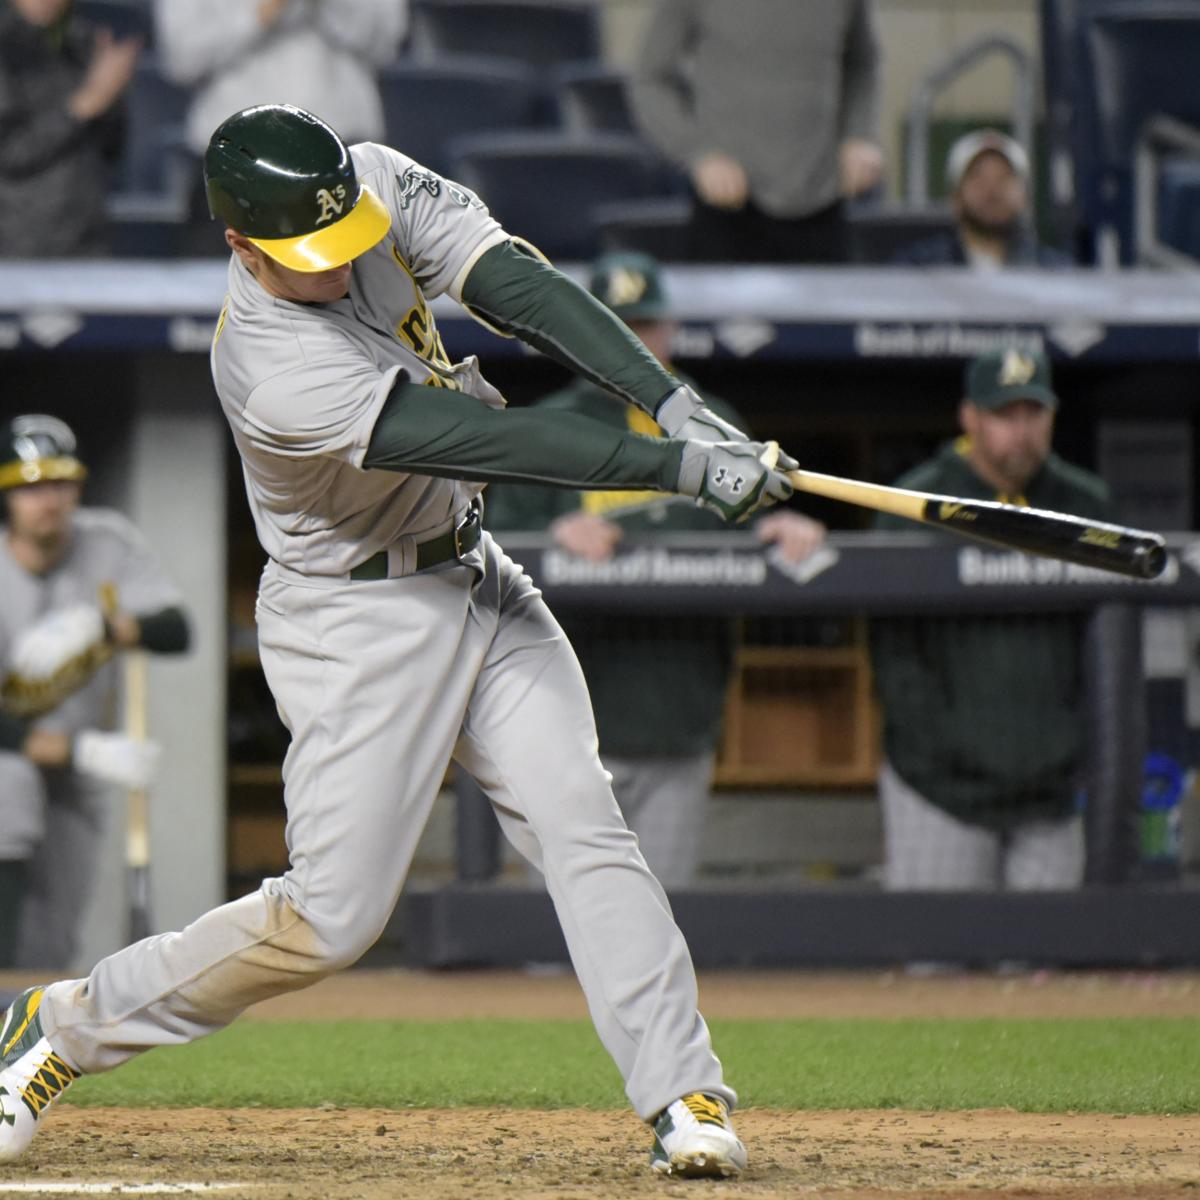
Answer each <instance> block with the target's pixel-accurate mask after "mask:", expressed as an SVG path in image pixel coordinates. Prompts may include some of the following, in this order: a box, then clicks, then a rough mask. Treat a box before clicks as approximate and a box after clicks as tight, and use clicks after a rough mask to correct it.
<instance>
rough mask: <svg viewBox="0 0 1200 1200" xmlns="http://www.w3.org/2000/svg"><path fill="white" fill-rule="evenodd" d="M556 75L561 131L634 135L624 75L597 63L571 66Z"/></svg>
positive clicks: (635, 130) (634, 130) (635, 131)
mask: <svg viewBox="0 0 1200 1200" xmlns="http://www.w3.org/2000/svg"><path fill="white" fill-rule="evenodd" d="M556 74H557V79H558V87H557V93H558V104H559V111H560V112H561V114H562V123H563V128H565V129H568V130H570V131H571V132H573V133H637V127H636V126H635V124H634V121H633V115H632V113H631V112H630V109H629V97H628V94H627V92H626V77H625V74H624V72H622V71H616V70H614V69H613V68H612V67H608V66H605V65H603V64H600V63H571V64H570V65H569V66H565V67H562V68H561V69H560V70H559V71H558V72H557V73H556Z"/></svg>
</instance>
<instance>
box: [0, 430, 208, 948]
mask: <svg viewBox="0 0 1200 1200" xmlns="http://www.w3.org/2000/svg"><path fill="white" fill-rule="evenodd" d="M86 475H87V469H86V468H85V466H84V465H83V463H82V462H81V461H80V459H79V458H77V457H76V454H75V437H74V435H73V433H72V432H71V430H70V429H69V428H68V427H67V426H66V425H65V424H64V423H63V422H62V421H60V420H58V419H57V418H55V417H50V416H44V415H41V414H35V415H29V416H23V417H17V418H15V419H14V420H13V421H12V422H11V423H10V424H8V425H7V426H6V427H4V428H3V429H2V430H0V497H2V498H3V499H2V501H0V506H2V508H3V511H4V513H5V517H6V521H5V524H4V525H3V526H0V596H2V597H3V604H2V605H0V967H11V966H12V965H13V963H14V959H15V961H16V962H17V963H18V964H19V965H22V966H28V967H55V968H70V967H72V966H73V964H74V957H75V952H76V949H77V940H78V934H79V926H80V924H81V923H82V921H83V919H84V915H85V913H86V912H87V907H88V902H89V899H90V895H91V889H92V880H93V879H94V877H95V873H96V863H97V854H96V851H97V847H98V845H99V843H100V840H101V838H102V835H103V831H104V826H105V824H106V817H107V813H108V812H109V810H110V809H111V808H112V804H113V799H114V798H113V796H112V794H111V789H112V786H113V785H118V786H122V787H126V788H130V787H145V786H146V785H147V784H148V783H149V782H150V779H151V777H152V776H153V773H154V769H155V764H156V761H157V754H158V751H157V747H156V746H154V745H153V744H151V743H148V742H142V741H137V740H134V739H132V738H129V737H126V736H125V735H124V734H121V733H114V732H111V730H112V721H113V709H114V699H115V696H114V692H115V689H116V675H115V671H114V666H113V662H112V660H113V657H114V656H115V655H118V654H121V653H123V652H124V651H126V650H131V649H134V648H135V647H142V648H144V649H147V650H151V651H157V652H161V653H168V654H170V653H178V652H180V651H182V650H184V649H186V648H187V644H188V625H187V619H186V617H185V616H184V613H183V610H182V607H181V605H182V601H181V599H180V596H179V593H178V592H177V591H176V590H175V588H174V587H173V586H172V584H171V583H170V582H169V581H168V580H167V578H166V576H165V575H164V573H163V570H162V568H161V566H159V564H158V561H157V559H156V558H155V556H154V555H153V553H152V552H151V550H150V548H149V547H148V546H147V545H146V544H145V542H144V540H143V539H142V537H141V535H140V534H139V533H138V532H137V530H135V529H134V527H133V526H132V525H131V524H130V523H129V522H128V521H127V520H125V518H124V517H122V516H120V515H119V514H117V513H116V512H113V511H111V510H108V509H102V508H80V507H79V500H80V492H81V488H82V484H83V480H84V478H85V477H86ZM18 929H19V930H20V933H19V938H18Z"/></svg>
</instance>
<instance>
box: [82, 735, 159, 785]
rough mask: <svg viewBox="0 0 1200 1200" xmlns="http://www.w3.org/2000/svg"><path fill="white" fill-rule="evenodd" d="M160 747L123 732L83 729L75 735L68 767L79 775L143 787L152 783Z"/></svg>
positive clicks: (156, 769) (106, 781) (155, 743)
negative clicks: (71, 767)
mask: <svg viewBox="0 0 1200 1200" xmlns="http://www.w3.org/2000/svg"><path fill="white" fill-rule="evenodd" d="M161 754H162V747H161V746H159V744H158V743H157V742H144V741H140V740H138V739H135V738H131V737H126V736H125V735H124V734H123V733H103V732H101V731H100V730H98V729H85V730H83V731H82V732H81V733H78V734H76V735H75V741H74V745H73V746H72V751H71V765H72V766H73V767H74V768H75V770H76V771H78V772H79V773H80V774H81V775H87V776H88V777H89V778H91V779H99V780H102V781H103V782H104V783H115V784H118V785H120V786H121V787H127V788H146V787H149V786H150V784H151V783H153V782H154V776H155V775H156V774H157V772H158V760H159V757H160V756H161Z"/></svg>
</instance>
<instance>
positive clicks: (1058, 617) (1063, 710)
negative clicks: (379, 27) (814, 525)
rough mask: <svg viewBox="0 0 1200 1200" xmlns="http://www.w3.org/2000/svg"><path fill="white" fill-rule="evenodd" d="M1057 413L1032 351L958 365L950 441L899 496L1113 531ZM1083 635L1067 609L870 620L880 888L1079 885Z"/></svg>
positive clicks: (1104, 493)
mask: <svg viewBox="0 0 1200 1200" xmlns="http://www.w3.org/2000/svg"><path fill="white" fill-rule="evenodd" d="M1057 408H1058V397H1057V396H1056V395H1055V393H1054V390H1053V386H1052V383H1051V378H1050V367H1049V364H1048V363H1047V361H1046V357H1045V355H1044V354H1043V353H1042V352H1041V351H1040V350H1037V349H1026V348H1020V347H1007V348H1003V349H1000V350H996V351H992V352H989V353H986V354H981V355H979V356H978V357H977V358H975V359H973V360H972V361H971V362H970V363H969V364H968V365H967V369H966V379H965V395H964V398H963V400H962V403H961V404H960V406H959V421H960V424H961V426H962V431H963V432H962V436H961V437H959V438H958V439H957V440H955V441H953V442H951V443H948V444H947V445H946V446H944V447H943V448H942V449H941V451H939V453H938V454H937V455H935V456H934V457H933V458H932V459H930V460H929V461H928V462H925V463H922V464H920V465H919V466H917V467H915V468H913V469H912V470H911V471H909V472H908V473H907V474H905V475H903V476H902V477H901V478H900V479H898V480H897V481H896V482H897V485H898V486H899V487H905V488H913V489H915V490H918V491H927V492H937V493H940V494H943V495H951V496H965V497H968V498H970V499H979V500H997V501H1001V502H1003V503H1006V504H1019V505H1027V506H1029V507H1032V508H1045V509H1053V510H1055V511H1058V512H1066V513H1072V514H1074V515H1076V516H1080V517H1088V518H1091V519H1094V520H1100V521H1111V520H1112V519H1113V511H1112V503H1111V500H1110V497H1109V493H1108V488H1107V486H1106V485H1105V484H1104V482H1103V481H1102V480H1100V479H1099V478H1097V477H1096V476H1095V475H1092V474H1090V473H1089V472H1087V471H1084V470H1082V469H1081V468H1079V467H1076V466H1072V465H1071V464H1070V463H1067V462H1064V461H1063V459H1061V458H1059V457H1058V455H1057V454H1055V453H1054V452H1053V451H1052V450H1051V448H1050V445H1051V438H1052V436H1053V432H1054V416H1055V412H1056V411H1057ZM877 526H878V527H879V528H881V529H912V528H913V526H912V525H911V523H909V522H906V521H904V520H903V519H902V518H897V517H890V516H884V517H880V518H879V519H878V520H877ZM1082 636H1083V628H1082V623H1081V619H1080V618H1079V616H1078V615H1077V614H1073V613H1029V614H1024V613H1023V614H1020V615H1016V616H1001V615H986V616H978V617H976V616H972V617H965V616H953V615H951V614H946V613H940V614H937V615H935V616H930V617H910V618H894V619H893V618H889V619H887V620H882V621H877V622H875V624H874V627H873V630H872V652H873V660H874V668H875V682H876V687H877V690H878V693H879V699H880V702H881V705H882V709H883V719H884V733H883V742H884V755H885V760H884V762H883V765H882V768H881V771H880V777H879V796H880V803H881V805H882V810H883V833H884V882H885V885H886V886H887V887H889V888H893V889H922V888H932V889H971V888H995V887H1007V888H1012V889H1020V890H1037V889H1057V888H1071V887H1075V886H1077V885H1078V884H1079V883H1080V882H1081V881H1082V878H1083V867H1084V845H1083V822H1082V819H1081V817H1080V815H1079V812H1078V803H1077V797H1078V796H1079V789H1080V778H1079V776H1080V767H1081V760H1082V756H1083V749H1084V747H1083V725H1082V715H1081V711H1080V710H1081V702H1082V662H1081V649H1082Z"/></svg>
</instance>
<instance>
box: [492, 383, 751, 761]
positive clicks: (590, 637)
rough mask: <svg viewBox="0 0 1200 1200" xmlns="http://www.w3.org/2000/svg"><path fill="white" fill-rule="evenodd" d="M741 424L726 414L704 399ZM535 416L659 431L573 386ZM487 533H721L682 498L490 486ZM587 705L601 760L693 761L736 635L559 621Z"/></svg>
mask: <svg viewBox="0 0 1200 1200" xmlns="http://www.w3.org/2000/svg"><path fill="white" fill-rule="evenodd" d="M705 401H706V403H708V404H709V405H710V406H711V407H712V408H713V409H714V411H716V412H719V413H720V415H721V416H723V417H725V418H726V419H727V420H729V421H733V422H735V423H738V424H740V423H741V418H740V417H739V416H738V414H737V413H736V412H734V411H733V410H732V409H731V408H730V407H729V406H728V405H726V404H723V403H722V402H721V401H719V400H714V399H713V398H712V397H705ZM536 407H537V408H542V409H557V410H559V411H567V412H574V413H582V414H584V415H586V416H589V417H592V418H593V419H594V420H598V421H602V422H604V423H605V424H606V425H610V426H615V427H618V428H629V429H633V430H634V431H635V432H637V433H654V432H657V426H655V425H654V423H653V422H652V421H651V420H650V418H649V417H647V416H646V415H645V414H644V413H642V412H641V411H640V410H638V409H636V408H634V407H633V406H632V405H630V404H627V403H626V402H625V401H624V400H619V399H617V398H616V397H614V396H612V395H610V394H609V393H608V392H606V391H604V390H602V389H601V388H598V387H596V386H595V385H593V384H591V383H588V382H587V381H586V380H583V379H578V380H576V381H575V382H573V383H571V384H570V385H568V386H567V387H565V388H563V389H562V390H561V391H557V392H554V393H552V394H551V395H549V396H546V397H545V398H544V399H543V400H541V401H539V402H538V404H537V405H536ZM486 499H487V505H486V509H485V517H484V521H485V524H486V525H487V526H488V528H489V529H491V530H492V531H493V532H498V533H500V534H501V536H500V541H501V542H503V540H504V539H503V536H502V531H503V530H506V529H510V530H523V531H527V530H535V531H538V532H540V531H542V530H544V529H545V528H546V527H547V526H548V525H549V524H550V523H551V522H552V521H554V520H555V518H557V517H560V516H563V515H565V514H566V513H569V512H577V511H580V510H582V511H584V512H592V513H596V514H598V515H599V516H603V517H606V518H607V519H609V520H612V521H615V522H616V523H617V524H619V525H620V526H621V527H622V528H623V529H625V530H626V531H628V532H630V533H645V532H664V533H665V532H672V533H673V532H678V531H696V530H704V531H719V530H721V529H725V528H726V526H725V524H724V523H723V522H722V521H721V519H720V517H718V516H716V515H715V514H714V513H710V512H708V511H707V510H706V509H703V508H700V507H699V506H698V505H696V504H695V503H694V502H692V501H691V500H689V499H686V498H682V497H678V496H669V495H664V494H663V493H662V492H649V491H647V492H638V491H608V492H602V491H593V492H578V491H574V490H571V489H568V488H549V487H533V486H525V485H520V484H493V485H492V486H491V487H489V488H488V490H487V497H486ZM562 624H563V627H564V629H565V630H566V632H567V635H568V637H569V638H570V639H571V645H572V646H573V647H574V648H575V653H576V654H577V655H578V656H579V662H580V665H581V666H582V667H583V673H584V676H585V677H586V679H587V683H588V690H589V691H590V693H591V697H592V707H593V709H594V711H595V714H596V728H597V731H598V733H599V737H600V751H601V753H602V754H605V753H607V754H613V755H621V756H630V757H636V756H643V755H685V754H699V753H703V752H706V751H709V750H712V749H714V748H715V746H716V744H717V740H718V738H719V737H720V731H721V716H722V713H723V711H724V705H725V689H726V685H727V683H728V681H729V672H730V669H731V667H732V664H733V626H732V623H731V622H730V621H729V620H726V619H725V618H710V617H686V618H679V617H658V616H647V615H641V614H631V613H629V612H627V611H620V612H614V613H611V614H610V613H600V614H595V613H592V614H588V615H587V616H577V617H570V616H568V617H566V618H565V619H563V621H562Z"/></svg>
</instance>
